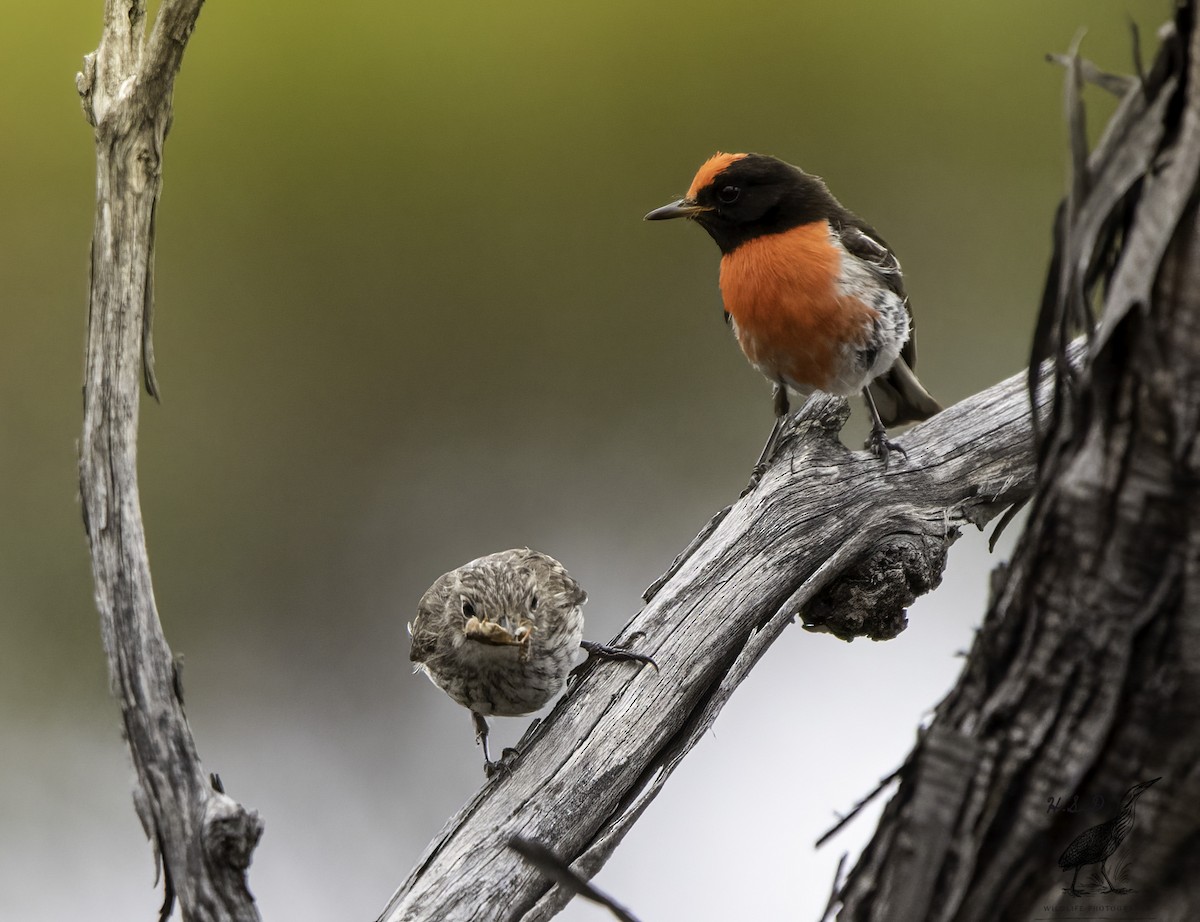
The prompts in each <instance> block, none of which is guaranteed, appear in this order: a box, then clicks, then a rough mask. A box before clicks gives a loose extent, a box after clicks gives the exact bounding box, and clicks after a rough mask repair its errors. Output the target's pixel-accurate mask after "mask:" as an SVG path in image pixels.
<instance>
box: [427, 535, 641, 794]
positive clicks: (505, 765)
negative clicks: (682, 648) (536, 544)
mask: <svg viewBox="0 0 1200 922" xmlns="http://www.w3.org/2000/svg"><path fill="white" fill-rule="evenodd" d="M586 601H587V593H586V592H584V591H583V589H582V588H581V587H580V585H579V583H577V582H575V580H573V579H572V578H571V577H570V575H569V574H568V573H567V571H566V568H564V567H563V565H562V564H561V563H559V562H558V561H557V560H555V559H554V558H553V557H550V556H547V555H546V554H540V553H538V552H537V551H531V550H529V549H528V548H518V549H514V550H511V551H501V552H500V553H497V554H489V555H488V556H486V557H480V558H479V559H477V560H472V561H471V562H470V563H466V564H463V565H462V566H461V567H459V568H458V569H457V570H451V571H450V572H449V573H445V574H443V575H442V576H440V577H438V579H437V580H436V581H435V582H434V584H433V585H432V586H430V587H429V589H428V590H427V591H426V592H425V594H424V595H423V596H422V597H421V601H420V602H419V603H418V604H417V617H416V620H414V621H413V622H412V623H411V624H409V626H408V633H409V635H410V636H411V637H412V649H411V651H410V652H409V659H411V660H412V661H413V662H414V663H416V670H417V671H419V672H424V673H425V674H426V675H427V676H429V678H430V679H431V680H432V681H433V684H434V685H436V686H437V687H438V688H440V689H441V690H442V691H444V692H445V693H446V694H447V695H449V696H450V697H451V698H453V699H454V700H455V701H457V702H458V703H459V704H461V705H462V706H463V707H465V708H468V709H469V710H470V711H471V717H472V719H473V720H474V722H475V738H476V740H477V742H478V743H479V744H480V745H481V746H483V768H484V772H485V773H486V774H487V776H488V777H489V778H490V777H492V775H494V774H496V772H498V771H502V770H507V769H509V768H510V767H511V765H512V762H513V760H515V758H516V756H517V753H516V751H515V750H513V749H506V750H504V752H503V753H502V755H501V758H500V759H499V760H497V761H495V762H493V761H492V759H491V757H490V756H489V754H488V744H487V738H488V724H487V719H486V718H487V717H489V716H491V715H496V716H499V717H519V716H521V715H522V714H529V713H532V712H533V711H536V710H537V709H538V708H540V707H542V706H543V705H544V704H546V702H548V701H549V700H550V699H551V698H553V697H554V696H555V695H557V694H558V692H559V691H560V690H561V689H562V687H563V683H564V682H566V680H567V676H568V675H569V674H570V672H571V669H572V667H573V666H574V664H575V656H576V654H577V653H578V651H579V650H580V649H581V648H582V649H583V650H584V651H586V652H587V654H588V655H589V656H596V657H600V658H603V659H610V660H632V661H633V662H637V663H649V664H650V665H652V666H654V667H655V669H657V668H658V666H657V665H656V664H655V662H654V660H653V659H651V658H650V657H649V656H641V655H639V654H637V653H630V652H628V651H627V650H620V649H617V648H615V647H606V646H604V645H602V644H597V643H591V642H589V641H586V640H583V639H582V636H583V603H584V602H586Z"/></svg>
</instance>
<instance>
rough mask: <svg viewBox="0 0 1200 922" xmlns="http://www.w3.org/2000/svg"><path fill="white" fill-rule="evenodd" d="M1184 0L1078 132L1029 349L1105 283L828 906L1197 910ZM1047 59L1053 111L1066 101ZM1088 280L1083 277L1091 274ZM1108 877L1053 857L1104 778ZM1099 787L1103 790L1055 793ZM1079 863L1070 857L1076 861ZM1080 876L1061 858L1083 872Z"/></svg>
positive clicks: (1193, 120)
mask: <svg viewBox="0 0 1200 922" xmlns="http://www.w3.org/2000/svg"><path fill="white" fill-rule="evenodd" d="M1195 13H1196V4H1195V2H1194V0H1190V2H1187V3H1180V4H1179V5H1178V6H1177V8H1176V19H1175V22H1174V24H1173V25H1172V26H1171V27H1169V28H1168V29H1167V30H1165V31H1164V32H1163V33H1161V34H1162V38H1163V46H1162V50H1161V52H1160V54H1159V56H1158V58H1157V60H1156V63H1155V66H1154V68H1153V69H1152V71H1151V73H1150V74H1149V75H1147V78H1146V80H1145V82H1144V83H1135V84H1134V85H1133V86H1132V88H1131V90H1130V91H1129V92H1128V95H1127V96H1126V97H1125V99H1124V100H1123V101H1122V103H1121V105H1120V106H1119V107H1118V110H1117V113H1116V114H1115V115H1114V118H1113V121H1112V123H1110V125H1109V127H1108V129H1107V130H1106V131H1105V134H1104V136H1103V138H1102V139H1101V141H1100V143H1099V145H1098V146H1097V148H1096V149H1095V150H1094V151H1092V152H1091V154H1090V155H1086V152H1084V151H1081V150H1080V149H1079V145H1081V144H1082V140H1081V138H1082V134H1081V133H1073V137H1074V138H1075V140H1074V144H1075V147H1076V149H1075V151H1074V156H1073V158H1072V162H1073V163H1074V164H1075V165H1076V166H1075V170H1076V175H1075V176H1074V178H1073V182H1072V183H1071V192H1070V194H1069V197H1068V201H1067V203H1066V204H1065V206H1064V208H1063V209H1061V210H1060V215H1059V223H1058V227H1057V228H1056V235H1055V236H1056V255H1055V260H1054V264H1053V265H1054V269H1053V270H1052V272H1051V276H1050V279H1049V283H1048V286H1047V296H1046V299H1045V301H1044V303H1043V309H1042V316H1041V318H1040V321H1039V324H1038V331H1039V333H1038V340H1037V342H1036V343H1035V350H1034V354H1035V355H1048V356H1055V357H1056V361H1057V363H1058V365H1059V367H1060V368H1061V367H1065V366H1066V364H1067V362H1068V359H1067V357H1066V354H1065V351H1064V349H1063V344H1064V342H1066V340H1067V338H1068V337H1069V336H1070V335H1071V334H1072V333H1073V331H1074V330H1077V329H1078V327H1079V325H1080V324H1082V325H1084V326H1086V325H1087V318H1088V315H1089V314H1090V312H1091V309H1092V306H1093V305H1094V304H1096V303H1102V304H1103V314H1102V316H1101V318H1100V323H1099V327H1098V328H1097V329H1096V330H1095V331H1093V332H1092V333H1091V336H1090V342H1089V348H1088V352H1087V356H1086V359H1085V362H1084V364H1083V366H1082V368H1081V370H1080V371H1079V373H1078V374H1071V375H1069V376H1068V375H1060V376H1058V380H1057V383H1056V384H1055V385H1054V386H1053V387H1051V388H1049V390H1052V391H1054V393H1055V401H1054V405H1053V412H1051V413H1049V414H1048V415H1047V421H1048V425H1047V427H1046V430H1045V433H1044V438H1043V440H1042V443H1041V445H1042V447H1041V452H1040V467H1039V483H1040V488H1039V490H1038V493H1037V497H1036V499H1035V502H1034V504H1033V507H1032V509H1031V513H1030V519H1029V524H1028V526H1027V528H1026V530H1025V532H1024V534H1023V536H1022V540H1021V542H1020V543H1019V545H1018V547H1017V550H1016V552H1015V553H1014V556H1013V561H1012V565H1011V567H1010V568H1009V569H1008V570H1006V571H1001V572H998V573H997V574H996V576H995V578H994V581H993V599H992V602H991V605H990V609H989V611H988V613H987V617H986V619H985V621H984V624H983V627H982V629H981V630H980V632H979V634H978V636H977V639H976V642H975V644H974V645H973V647H972V650H971V652H970V655H969V657H968V660H967V664H966V668H965V669H964V671H963V674H962V675H961V676H960V678H959V681H958V683H957V685H956V687H955V689H954V690H953V691H952V692H951V694H950V695H949V696H948V697H947V698H946V699H945V701H943V702H942V704H941V705H939V707H938V709H937V711H936V713H935V716H934V719H933V721H932V723H931V725H930V726H929V728H928V729H927V730H926V731H925V732H924V733H923V734H922V736H921V737H920V740H919V742H918V745H917V747H916V749H915V750H914V751H913V753H912V755H911V756H910V757H909V759H908V761H907V763H906V764H905V766H904V767H903V768H902V769H901V771H900V773H899V775H900V785H899V788H898V790H897V792H896V794H895V796H894V797H893V798H892V800H891V802H890V803H889V804H888V806H887V808H886V809H885V811H884V814H883V816H882V818H881V820H880V823H879V826H878V829H877V831H876V833H875V837H874V838H873V840H872V841H871V842H870V844H869V845H868V846H867V848H866V849H865V850H864V852H863V855H862V857H861V858H860V860H859V862H858V864H857V865H856V866H855V868H854V869H853V870H852V871H851V872H850V874H849V877H848V879H847V881H846V883H845V884H844V885H843V886H842V887H841V889H840V892H839V894H838V899H839V900H840V903H841V911H840V913H839V915H838V918H839V919H845V920H864V922H865V920H879V922H885V920H894V919H924V920H931V922H935V920H962V922H965V920H979V922H986V920H992V919H1006V920H1007V919H1012V920H1021V919H1031V920H1032V919H1045V918H1068V917H1077V914H1078V913H1079V912H1081V911H1083V912H1085V914H1086V915H1088V917H1097V918H1098V917H1100V916H1101V915H1104V916H1108V915H1113V916H1116V915H1122V916H1126V917H1130V918H1133V917H1136V918H1141V919H1154V920H1156V922H1184V920H1190V919H1195V918H1197V907H1200V878H1198V877H1197V876H1196V874H1195V873H1194V870H1195V869H1196V868H1197V867H1200V808H1198V807H1197V804H1200V772H1198V771H1197V765H1200V735H1198V734H1197V732H1196V727H1197V726H1198V725H1200V566H1197V563H1198V562H1200V490H1197V484H1198V483H1200V409H1198V408H1200V374H1198V372H1197V370H1198V369H1200V209H1198V207H1197V191H1198V190H1200V31H1198V30H1197V29H1196V28H1195ZM1085 70H1087V69H1086V68H1083V67H1082V66H1080V63H1079V62H1078V61H1075V62H1072V63H1071V66H1070V67H1069V69H1068V88H1067V99H1068V112H1069V115H1070V116H1071V118H1072V121H1073V122H1074V123H1077V124H1082V121H1083V118H1082V113H1081V110H1079V107H1080V106H1081V102H1080V98H1079V94H1078V79H1079V75H1080V74H1082V73H1083V72H1084V71H1085ZM1101 291H1103V294H1102V295H1101ZM1158 776H1161V782H1160V783H1159V784H1156V785H1155V787H1154V788H1153V789H1151V792H1150V793H1147V794H1146V795H1145V796H1143V797H1142V798H1141V799H1140V801H1139V802H1138V809H1137V817H1136V825H1135V826H1134V828H1133V832H1132V833H1131V834H1129V836H1128V839H1123V840H1121V842H1120V844H1119V845H1118V846H1116V847H1117V849H1118V851H1117V852H1116V856H1115V857H1114V858H1113V859H1112V860H1111V861H1110V863H1109V866H1108V874H1109V876H1110V877H1115V878H1116V880H1117V884H1116V886H1118V887H1124V888H1126V889H1127V891H1128V892H1120V893H1115V892H1109V891H1108V889H1107V886H1106V885H1104V884H1103V883H1100V884H1091V883H1087V884H1084V890H1083V891H1082V896H1080V895H1078V894H1074V893H1071V892H1070V890H1069V888H1070V886H1071V885H1072V873H1071V872H1070V871H1069V870H1067V869H1064V868H1060V866H1059V859H1060V856H1063V855H1064V851H1065V849H1066V848H1067V846H1068V845H1069V844H1070V843H1072V842H1073V841H1074V840H1075V838H1076V837H1077V836H1078V835H1079V834H1080V833H1081V832H1083V831H1084V830H1085V829H1086V828H1088V827H1090V826H1092V825H1093V824H1098V823H1100V822H1102V821H1104V820H1107V819H1110V818H1112V817H1115V816H1116V813H1117V809H1118V807H1119V804H1120V798H1121V793H1122V792H1124V791H1126V790H1128V789H1129V788H1130V787H1131V786H1133V785H1134V784H1135V783H1138V782H1143V781H1148V780H1150V779H1152V778H1156V777H1158ZM1097 797H1104V798H1105V801H1106V804H1107V810H1105V811H1103V812H1102V811H1101V810H1100V809H1098V808H1097V809H1096V810H1095V812H1090V813H1080V814H1076V813H1074V812H1070V811H1068V810H1066V809H1060V808H1058V807H1056V806H1055V805H1056V804H1059V805H1062V806H1065V805H1067V804H1071V803H1073V802H1074V799H1075V798H1078V799H1079V801H1080V802H1082V803H1084V804H1092V803H1095V798H1097ZM1095 868H1096V865H1095V864H1093V865H1091V867H1090V868H1087V869H1085V870H1087V871H1088V872H1089V873H1095ZM1085 879H1086V875H1080V881H1081V882H1083V881H1085Z"/></svg>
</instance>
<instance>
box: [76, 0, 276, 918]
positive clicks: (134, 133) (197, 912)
mask: <svg viewBox="0 0 1200 922" xmlns="http://www.w3.org/2000/svg"><path fill="white" fill-rule="evenodd" d="M200 6H201V3H200V2H199V0H164V2H163V3H162V5H161V7H160V9H159V13H158V17H157V20H156V22H155V24H154V28H153V31H152V33H151V38H150V41H149V50H148V53H147V50H146V42H145V18H146V10H145V4H144V3H143V2H137V0H132V2H113V0H110V2H108V3H106V4H105V11H104V32H103V37H102V39H101V42H100V46H99V48H98V49H97V51H96V52H95V53H93V54H90V55H88V56H87V57H86V58H85V59H84V69H83V72H82V73H80V74H79V76H78V77H77V78H76V85H77V88H78V90H79V93H80V96H81V97H82V101H83V110H84V114H85V117H86V118H87V120H88V122H89V123H90V124H91V125H92V126H93V128H94V129H95V142H96V216H95V224H94V227H93V231H92V254H91V260H92V261H91V288H90V295H89V306H88V339H87V358H86V363H85V371H84V385H83V399H84V421H83V434H82V438H81V441H80V452H79V483H80V495H81V498H82V504H83V516H84V525H85V527H86V530H87V536H88V541H89V545H90V550H91V558H92V572H93V577H94V581H95V587H96V606H97V608H98V609H99V613H100V628H101V635H102V638H103V641H104V649H105V653H106V654H107V657H108V663H109V675H110V679H111V685H112V691H113V694H114V695H115V696H116V698H117V700H118V702H119V704H120V707H121V717H122V723H123V728H124V735H125V739H126V741H127V743H128V745H129V751H130V755H131V756H132V759H133V765H134V769H135V771H136V774H137V784H136V787H135V790H134V802H135V805H136V807H137V811H138V816H139V818H140V819H141V821H142V826H143V828H144V829H145V831H146V835H147V837H148V838H149V839H150V841H151V843H152V844H153V846H154V849H155V857H156V860H161V868H162V871H163V874H164V889H165V896H164V901H163V910H162V917H163V918H165V917H166V916H167V915H168V914H169V913H170V911H171V908H172V903H173V899H174V897H175V896H176V895H178V898H179V903H180V908H181V911H182V915H183V918H184V919H185V920H189V922H191V920H196V922H200V920H204V922H207V920H237V922H252V920H257V919H258V918H259V916H258V912H257V910H256V908H255V906H254V901H253V898H252V897H251V896H250V893H249V890H248V889H247V888H246V883H245V870H246V867H247V866H248V865H249V862H250V854H251V852H252V851H253V849H254V846H255V844H256V843H257V841H258V837H259V835H260V834H261V832H262V824H261V822H260V821H259V819H258V817H257V816H256V815H255V814H254V813H252V812H248V811H246V810H245V809H243V808H242V807H241V806H240V805H239V804H237V803H236V802H235V801H234V800H233V799H232V798H230V797H228V796H226V795H225V793H224V792H223V791H222V790H220V785H219V782H216V781H215V779H212V780H210V779H209V778H208V777H206V775H205V773H204V770H203V767H202V766H201V764H200V759H199V756H198V755H197V752H196V746H195V743H194V741H193V739H192V734H191V730H190V728H189V727H188V722H187V718H186V716H185V714H184V710H183V700H182V693H181V690H180V688H181V686H180V681H179V676H178V674H177V670H176V666H175V663H174V661H173V659H172V655H171V650H170V647H169V646H168V645H167V641H166V639H165V638H164V636H163V632H162V626H161V624H160V623H159V619H158V611H157V609H156V607H155V602H154V591H153V587H152V584H151V578H150V565H149V561H148V560H147V557H146V538H145V530H144V527H143V523H142V516H141V508H140V502H139V498H138V482H137V435H138V405H139V396H140V388H141V384H142V382H143V381H144V382H145V384H146V387H147V389H148V390H149V391H150V392H151V393H154V392H155V384H154V374H153V352H152V349H151V348H150V316H151V313H150V312H151V307H152V304H153V299H154V284H153V277H154V276H153V273H154V231H155V227H154V223H155V209H156V206H157V202H158V197H159V192H160V190H161V188H162V171H161V167H162V153H163V141H164V139H165V137H166V134H167V129H168V127H169V125H170V122H171V91H172V87H173V84H174V78H175V74H176V72H177V70H178V68H179V64H180V61H181V59H182V55H183V48H184V45H185V43H186V41H187V36H188V35H189V34H190V32H191V29H192V26H193V24H194V23H195V20H196V17H197V16H198V15H199V12H200Z"/></svg>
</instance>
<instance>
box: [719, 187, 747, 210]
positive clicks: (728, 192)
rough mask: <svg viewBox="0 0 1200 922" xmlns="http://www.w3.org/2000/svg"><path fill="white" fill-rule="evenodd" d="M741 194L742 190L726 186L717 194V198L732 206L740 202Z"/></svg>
mask: <svg viewBox="0 0 1200 922" xmlns="http://www.w3.org/2000/svg"><path fill="white" fill-rule="evenodd" d="M741 194H742V190H741V189H739V188H738V187H737V186H726V187H725V188H724V189H722V190H721V191H720V192H718V193H717V198H719V199H720V200H721V201H722V202H723V203H724V204H726V205H732V204H733V203H734V202H736V201H737V200H738V196H739V195H741Z"/></svg>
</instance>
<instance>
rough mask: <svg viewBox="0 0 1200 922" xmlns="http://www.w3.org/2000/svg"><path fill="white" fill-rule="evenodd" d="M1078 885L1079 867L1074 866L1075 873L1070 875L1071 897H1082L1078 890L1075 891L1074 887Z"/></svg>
mask: <svg viewBox="0 0 1200 922" xmlns="http://www.w3.org/2000/svg"><path fill="white" fill-rule="evenodd" d="M1078 883H1079V865H1075V873H1074V874H1072V875H1071V896H1083V894H1082V893H1080V892H1079V891H1078V890H1076V889H1075V886H1076V884H1078Z"/></svg>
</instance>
